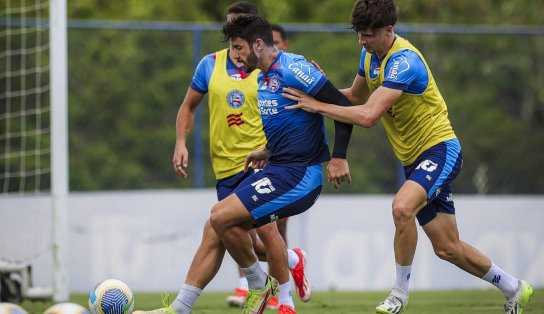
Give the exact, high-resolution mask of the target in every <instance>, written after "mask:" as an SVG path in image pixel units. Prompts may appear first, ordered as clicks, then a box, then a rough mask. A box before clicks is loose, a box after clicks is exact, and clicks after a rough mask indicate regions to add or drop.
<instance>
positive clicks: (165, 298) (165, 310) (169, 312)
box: [132, 293, 177, 314]
mask: <svg viewBox="0 0 544 314" xmlns="http://www.w3.org/2000/svg"><path fill="white" fill-rule="evenodd" d="M169 299H170V294H169V293H165V294H163V295H162V305H163V306H164V307H161V308H160V309H156V310H151V311H134V312H132V313H133V314H177V313H176V311H174V309H173V308H172V307H171V306H170V305H169V303H170V300H169Z"/></svg>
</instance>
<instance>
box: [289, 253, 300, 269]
mask: <svg viewBox="0 0 544 314" xmlns="http://www.w3.org/2000/svg"><path fill="white" fill-rule="evenodd" d="M299 260H300V258H299V257H298V254H297V253H295V251H293V250H291V249H287V263H288V264H289V269H293V268H295V266H297V264H298V262H299Z"/></svg>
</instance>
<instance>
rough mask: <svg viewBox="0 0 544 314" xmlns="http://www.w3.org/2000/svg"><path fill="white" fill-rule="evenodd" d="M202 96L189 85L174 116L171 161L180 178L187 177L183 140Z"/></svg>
mask: <svg viewBox="0 0 544 314" xmlns="http://www.w3.org/2000/svg"><path fill="white" fill-rule="evenodd" d="M203 97H204V94H201V93H199V92H197V91H196V90H194V89H193V88H192V87H189V88H188V89H187V93H186V94H185V98H184V99H183V102H182V103H181V106H180V107H179V110H178V115H177V118H176V147H175V149H174V157H173V158H172V163H173V165H174V168H175V170H176V172H177V173H178V174H179V175H180V176H181V177H182V178H187V172H186V170H185V168H187V166H188V165H189V152H188V151H187V146H186V145H185V142H186V139H187V135H188V134H189V132H190V131H191V129H192V128H193V124H194V121H195V111H196V108H197V107H198V104H200V101H201V100H202V98H203Z"/></svg>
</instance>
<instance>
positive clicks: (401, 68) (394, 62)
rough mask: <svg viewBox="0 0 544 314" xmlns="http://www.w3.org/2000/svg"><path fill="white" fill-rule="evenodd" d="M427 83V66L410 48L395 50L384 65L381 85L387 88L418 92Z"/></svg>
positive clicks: (421, 90)
mask: <svg viewBox="0 0 544 314" xmlns="http://www.w3.org/2000/svg"><path fill="white" fill-rule="evenodd" d="M427 83H428V74H427V67H426V66H425V63H424V62H423V60H421V58H420V57H419V55H418V54H417V53H415V52H414V51H411V50H401V51H398V52H395V53H394V54H393V55H392V56H391V57H389V60H388V61H387V64H386V65H385V72H384V80H383V83H382V85H383V86H385V87H388V88H393V89H399V90H403V91H408V92H413V93H419V92H423V90H424V89H425V88H426V86H427Z"/></svg>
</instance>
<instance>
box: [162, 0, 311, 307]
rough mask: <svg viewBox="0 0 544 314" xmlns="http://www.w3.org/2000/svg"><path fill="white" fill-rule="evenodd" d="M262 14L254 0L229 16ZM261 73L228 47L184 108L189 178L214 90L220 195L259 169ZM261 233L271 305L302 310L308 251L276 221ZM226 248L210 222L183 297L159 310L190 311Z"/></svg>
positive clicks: (213, 137)
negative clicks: (272, 284)
mask: <svg viewBox="0 0 544 314" xmlns="http://www.w3.org/2000/svg"><path fill="white" fill-rule="evenodd" d="M258 14H259V11H258V9H257V7H256V6H255V5H254V4H251V3H247V2H236V3H234V4H232V5H231V6H229V8H228V9H227V20H229V19H232V18H233V17H235V16H238V15H258ZM258 73H259V71H248V72H246V71H244V70H243V69H242V64H241V63H240V62H237V61H236V60H235V59H234V58H233V57H232V53H231V51H230V50H228V49H224V50H221V51H218V52H216V53H212V54H209V55H207V56H205V57H204V58H203V59H202V60H201V62H200V63H199V65H198V67H197V69H196V72H195V75H194V77H193V82H192V83H191V86H190V87H189V88H188V90H187V93H186V95H185V99H184V100H183V103H182V104H181V106H180V109H179V112H178V117H177V121H176V133H177V140H176V147H175V151H174V156H173V160H172V162H173V166H174V169H175V170H176V171H177V172H178V174H179V175H180V176H181V177H183V178H187V176H188V174H187V171H186V168H187V166H188V161H189V152H188V150H187V147H186V144H185V142H186V138H187V135H188V134H189V132H190V130H191V129H192V126H193V121H194V114H195V110H196V108H197V106H198V105H199V104H200V102H201V100H202V98H203V97H204V95H205V94H206V93H208V105H209V107H210V155H211V159H212V165H213V169H214V173H215V176H216V178H217V184H216V189H217V197H218V200H223V199H225V198H226V197H227V196H228V195H229V194H231V193H232V192H233V190H234V188H235V187H236V186H237V185H238V184H239V183H240V182H242V181H243V180H244V179H246V178H247V177H248V176H250V175H251V174H252V173H253V169H244V166H245V160H246V156H247V155H248V154H249V153H250V152H251V151H253V150H255V149H257V148H260V147H263V146H264V145H266V138H265V136H264V132H263V130H262V122H261V117H260V115H259V112H258V109H257V75H258ZM257 233H258V235H259V237H256V236H255V232H253V233H252V240H253V242H254V243H255V246H256V250H257V251H258V253H259V257H260V258H261V259H263V260H267V261H268V264H269V267H270V273H271V274H273V275H274V276H276V277H277V278H278V280H279V282H280V283H281V287H280V294H279V300H278V298H276V301H275V303H271V304H269V305H270V306H271V307H273V308H275V309H278V310H279V313H286V314H287V313H296V312H295V310H294V303H293V300H292V298H291V294H290V289H291V288H290V281H289V268H290V269H291V273H292V275H293V278H294V281H295V287H296V290H297V293H298V295H299V296H300V297H301V300H302V301H304V302H307V301H308V300H309V299H310V296H311V287H310V285H309V282H308V279H307V277H306V274H305V272H304V266H305V263H306V260H305V253H304V252H303V251H302V250H300V249H293V250H286V248H285V244H284V243H283V240H282V238H281V236H280V235H279V233H278V230H277V228H276V224H275V223H273V224H269V225H266V226H263V227H262V228H258V229H257ZM265 248H266V250H265ZM224 252H225V249H224V246H223V244H222V243H221V241H220V239H219V238H218V237H217V234H215V231H214V230H213V229H212V228H211V226H210V224H209V221H207V222H206V223H205V226H204V232H203V237H202V241H201V244H200V246H199V248H198V250H197V252H196V254H195V256H194V258H193V261H192V264H191V267H190V269H189V272H188V274H187V277H186V280H185V284H184V285H183V286H182V288H181V289H180V291H179V294H178V296H177V297H176V299H175V300H174V302H173V303H172V304H170V305H168V306H166V307H164V308H161V309H158V310H155V311H153V313H170V314H174V313H177V314H182V313H190V310H191V308H192V305H193V304H194V303H195V302H196V299H197V298H198V296H199V295H200V293H201V291H202V289H204V287H206V285H207V284H208V283H209V282H210V281H211V280H212V279H213V277H214V276H215V275H216V273H217V271H218V270H219V266H220V265H221V262H222V259H223V256H224ZM288 266H290V267H288ZM244 281H245V283H244ZM240 282H241V283H240V284H241V285H242V286H241V287H240V288H238V289H236V291H237V295H234V296H229V298H228V299H227V301H228V302H229V304H231V305H236V306H240V307H243V306H244V303H245V298H246V296H247V289H248V284H247V280H246V279H245V277H242V278H241V280H240ZM244 284H245V286H244ZM278 303H279V305H278Z"/></svg>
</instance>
